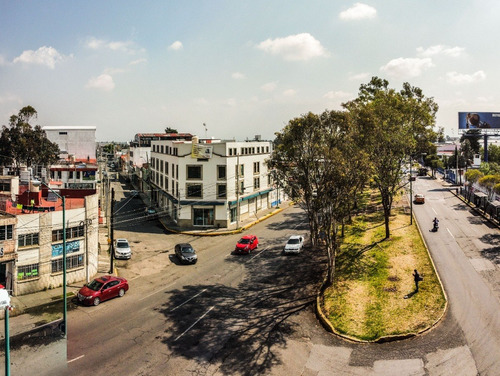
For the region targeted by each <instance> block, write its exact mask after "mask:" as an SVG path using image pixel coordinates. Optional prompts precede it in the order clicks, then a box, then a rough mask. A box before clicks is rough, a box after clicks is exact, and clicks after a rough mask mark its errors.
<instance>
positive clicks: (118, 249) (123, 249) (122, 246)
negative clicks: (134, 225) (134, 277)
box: [114, 239, 132, 260]
mask: <svg viewBox="0 0 500 376" xmlns="http://www.w3.org/2000/svg"><path fill="white" fill-rule="evenodd" d="M114 251H115V259H124V260H128V259H130V257H132V250H131V249H130V245H129V244H128V240H127V239H116V242H115V249H114Z"/></svg>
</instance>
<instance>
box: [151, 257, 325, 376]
mask: <svg viewBox="0 0 500 376" xmlns="http://www.w3.org/2000/svg"><path fill="white" fill-rule="evenodd" d="M245 260H246V261H247V262H245V263H244V267H245V269H246V277H245V278H244V279H243V280H242V281H241V283H239V284H238V285H237V286H234V287H233V286H226V285H218V284H217V285H190V286H185V287H184V288H183V289H182V290H175V291H169V293H168V296H169V300H168V301H167V302H166V303H165V304H164V305H163V306H162V307H161V308H160V312H161V313H162V314H163V315H164V316H165V319H166V321H167V322H168V323H169V324H172V328H171V329H169V330H168V331H166V332H165V333H163V338H162V341H163V343H165V344H166V345H167V346H168V347H169V349H170V350H171V351H173V352H174V353H175V354H176V355H177V356H182V357H185V358H188V359H193V360H195V361H196V364H198V366H197V367H199V370H191V372H200V371H201V370H205V369H206V368H207V367H210V366H214V367H217V370H218V372H220V373H222V374H224V375H235V374H240V375H256V374H268V373H270V369H271V368H273V367H274V366H276V365H279V364H281V363H282V359H281V358H280V355H279V351H280V348H284V347H285V346H286V343H287V338H289V337H290V336H293V335H294V334H295V333H298V332H299V329H300V328H299V327H298V324H296V323H295V322H294V320H291V319H290V318H291V317H292V316H294V315H295V314H297V313H298V312H300V311H302V310H304V309H306V308H308V307H311V305H312V304H313V302H314V301H315V297H316V292H317V291H318V286H319V285H320V284H321V282H322V277H323V275H324V271H325V268H326V260H324V256H323V255H322V254H321V253H320V251H318V250H315V249H310V248H307V249H305V250H304V251H303V253H301V254H299V255H298V256H297V257H287V256H283V255H281V249H272V250H268V251H266V252H263V253H262V254H261V255H259V257H256V258H254V259H252V258H246V259H245ZM297 335H298V334H297Z"/></svg>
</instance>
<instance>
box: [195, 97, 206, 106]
mask: <svg viewBox="0 0 500 376" xmlns="http://www.w3.org/2000/svg"><path fill="white" fill-rule="evenodd" d="M194 103H195V104H199V105H201V106H206V105H208V104H209V102H208V100H206V99H205V98H196V99H195V100H194Z"/></svg>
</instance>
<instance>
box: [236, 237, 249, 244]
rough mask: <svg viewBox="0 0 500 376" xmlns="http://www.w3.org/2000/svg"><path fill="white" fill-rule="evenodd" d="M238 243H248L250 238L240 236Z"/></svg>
mask: <svg viewBox="0 0 500 376" xmlns="http://www.w3.org/2000/svg"><path fill="white" fill-rule="evenodd" d="M238 243H240V244H250V239H245V238H241V239H240V241H239V242H238Z"/></svg>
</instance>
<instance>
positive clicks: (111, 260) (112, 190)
mask: <svg viewBox="0 0 500 376" xmlns="http://www.w3.org/2000/svg"><path fill="white" fill-rule="evenodd" d="M114 211H115V189H114V188H112V189H111V217H110V222H111V223H110V229H111V244H110V248H109V249H110V252H109V273H110V274H113V269H114V268H113V257H114V255H115V242H114V232H115V227H114V222H115V215H114Z"/></svg>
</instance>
